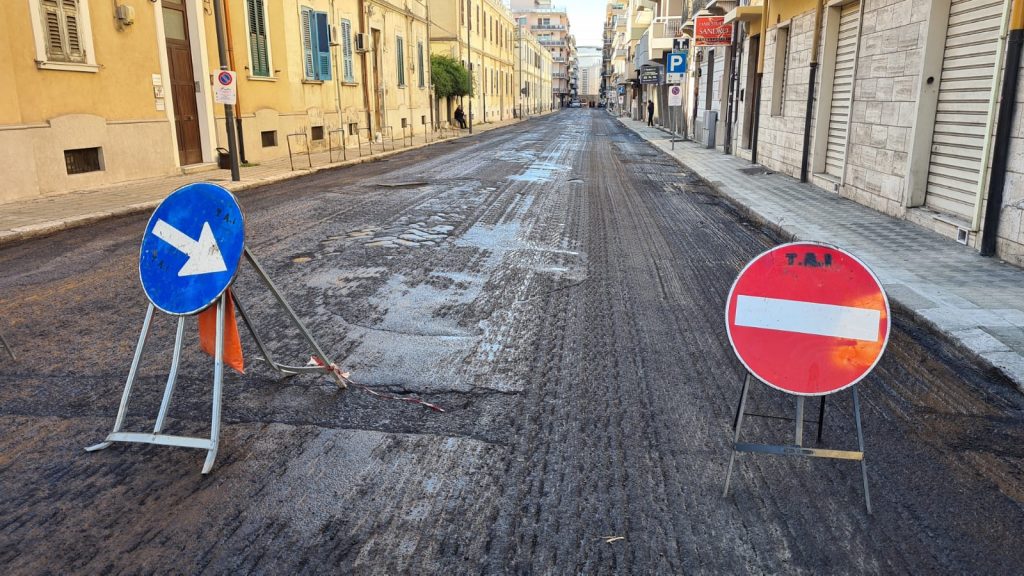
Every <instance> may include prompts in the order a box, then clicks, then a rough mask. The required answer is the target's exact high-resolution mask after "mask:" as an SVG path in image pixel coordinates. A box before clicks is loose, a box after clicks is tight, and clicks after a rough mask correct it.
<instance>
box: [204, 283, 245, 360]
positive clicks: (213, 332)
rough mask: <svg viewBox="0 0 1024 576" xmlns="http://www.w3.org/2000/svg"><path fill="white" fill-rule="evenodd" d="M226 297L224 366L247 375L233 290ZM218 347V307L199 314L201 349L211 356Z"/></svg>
mask: <svg viewBox="0 0 1024 576" xmlns="http://www.w3.org/2000/svg"><path fill="white" fill-rule="evenodd" d="M224 295H225V296H226V297H227V300H228V301H227V302H225V306H224V364H226V365H228V366H230V367H232V368H234V369H235V371H236V372H238V373H239V374H245V360H244V359H243V358H242V339H241V338H239V337H238V323H237V322H236V321H235V302H234V300H233V299H232V298H231V289H230V288H228V289H227V290H226V291H225V292H224ZM216 345H217V306H210V307H209V308H207V309H206V310H203V311H202V312H200V313H199V347H200V348H202V349H203V352H206V353H207V354H209V355H210V356H214V357H215V354H216Z"/></svg>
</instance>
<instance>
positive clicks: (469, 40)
mask: <svg viewBox="0 0 1024 576" xmlns="http://www.w3.org/2000/svg"><path fill="white" fill-rule="evenodd" d="M472 32H473V11H472V10H467V11H466V62H468V63H469V133H470V134H472V133H473V96H474V94H473V92H474V91H475V89H476V87H475V86H474V84H473V34H472Z"/></svg>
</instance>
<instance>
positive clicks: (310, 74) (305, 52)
mask: <svg viewBox="0 0 1024 576" xmlns="http://www.w3.org/2000/svg"><path fill="white" fill-rule="evenodd" d="M301 20H302V22H301V25H302V67H303V75H304V76H305V77H306V78H308V79H310V80H313V79H316V64H315V60H314V59H313V35H314V34H315V33H316V32H315V30H314V26H313V23H312V20H313V11H312V10H310V9H309V8H303V9H302V18H301Z"/></svg>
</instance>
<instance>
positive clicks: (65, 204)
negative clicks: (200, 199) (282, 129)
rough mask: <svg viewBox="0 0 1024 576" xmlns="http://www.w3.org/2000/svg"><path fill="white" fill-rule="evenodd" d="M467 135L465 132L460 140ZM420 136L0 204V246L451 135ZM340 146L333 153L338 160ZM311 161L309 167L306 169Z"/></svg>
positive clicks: (477, 128) (480, 128)
mask: <svg viewBox="0 0 1024 576" xmlns="http://www.w3.org/2000/svg"><path fill="white" fill-rule="evenodd" d="M518 122H519V121H518V120H509V121H504V122H493V123H488V124H483V125H480V124H477V125H475V126H474V135H475V134H480V133H483V132H487V131H489V130H493V129H495V128H501V127H503V126H509V125H511V124H515V123H518ZM467 136H469V133H468V132H465V131H463V132H462V133H461V134H460V135H459V136H457V137H458V138H462V137H467ZM423 138H424V137H423V135H417V136H415V137H414V139H413V144H412V145H406V146H404V147H403V146H402V144H401V142H398V143H395V145H394V149H392V145H391V144H390V143H386V144H385V147H386V148H387V150H383V151H382V150H380V148H381V145H380V144H374V150H375V152H374V153H372V154H370V153H369V151H368V148H367V146H366V145H365V144H364V146H363V152H362V154H363V155H362V156H359V149H358V148H356V147H355V146H349V147H348V148H347V152H346V153H347V157H348V160H347V161H335V162H331V158H330V156H331V154H330V153H329V152H314V153H313V154H311V155H310V159H309V160H307V159H306V156H305V154H302V155H296V156H295V157H294V162H295V169H294V170H292V166H291V164H290V162H289V160H288V157H287V156H285V157H283V158H276V159H274V160H270V161H267V162H263V163H260V164H258V165H254V166H251V167H243V168H241V169H240V176H241V180H240V181H238V182H232V181H231V174H230V172H229V171H228V170H219V169H217V170H208V171H200V172H195V173H192V174H176V175H173V176H165V177H158V178H149V179H145V180H135V181H131V182H126V183H123V184H117V185H113V186H106V187H103V188H96V189H90V190H81V191H76V192H69V193H67V194H58V195H52V196H43V197H39V198H33V199H31V200H23V201H17V202H8V203H4V204H0V246H3V245H6V244H10V243H13V242H21V241H24V240H29V239H31V238H36V237H39V236H46V235H49V234H53V233H55V232H59V231H60V230H64V229H68V228H77V227H79V226H86V225H88V224H91V223H93V222H96V221H98V220H103V219H106V218H112V217H115V216H124V215H127V214H134V213H138V212H146V211H149V210H152V209H153V208H155V207H156V206H157V205H158V204H159V203H160V201H161V200H163V199H164V198H165V197H167V195H168V194H170V193H171V192H173V191H174V190H176V189H178V188H180V187H181V186H184V185H186V184H191V183H193V182H215V183H217V184H219V185H221V186H223V187H225V188H227V189H228V190H230V191H231V192H240V191H242V190H247V189H250V188H255V187H257V186H263V185H266V184H271V183H273V182H280V181H282V180H289V179H291V178H298V177H300V176H305V175H307V174H313V173H316V172H319V171H321V170H327V169H333V168H338V167H341V166H350V165H354V164H361V163H363V162H374V161H377V160H381V159H383V158H387V157H389V156H393V155H394V154H398V153H400V152H405V151H408V150H415V149H417V148H423V147H425V146H430V145H432V144H435V143H437V142H449V141H451V140H452V138H446V139H443V140H441V139H435V140H432V141H430V142H424V141H423ZM339 155H340V151H339V150H335V151H334V153H333V156H335V159H336V160H337V158H336V157H337V156H339ZM310 162H311V163H312V165H313V167H312V168H309V164H310Z"/></svg>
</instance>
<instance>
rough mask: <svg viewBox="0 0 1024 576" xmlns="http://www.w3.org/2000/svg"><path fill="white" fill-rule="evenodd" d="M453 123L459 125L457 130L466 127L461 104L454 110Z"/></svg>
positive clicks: (464, 114)
mask: <svg viewBox="0 0 1024 576" xmlns="http://www.w3.org/2000/svg"><path fill="white" fill-rule="evenodd" d="M455 121H456V122H458V123H459V128H465V127H466V113H465V112H463V111H462V104H459V106H458V108H456V109H455Z"/></svg>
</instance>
